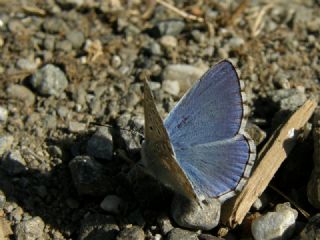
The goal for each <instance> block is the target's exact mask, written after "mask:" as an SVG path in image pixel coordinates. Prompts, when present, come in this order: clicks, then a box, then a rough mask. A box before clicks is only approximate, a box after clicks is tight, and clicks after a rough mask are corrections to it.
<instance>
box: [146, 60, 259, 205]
mask: <svg viewBox="0 0 320 240" xmlns="http://www.w3.org/2000/svg"><path fill="white" fill-rule="evenodd" d="M242 89H243V84H242V82H241V81H240V80H239V77H238V75H237V72H236V70H235V68H234V67H233V65H232V64H231V63H230V62H229V61H227V60H224V61H221V62H220V63H218V64H217V65H215V66H214V67H212V68H211V69H209V70H208V71H207V72H206V73H205V74H204V75H203V76H202V77H201V79H200V80H198V81H197V82H196V83H195V84H194V85H193V87H192V88H190V89H189V91H188V92H187V93H186V94H185V95H184V96H183V97H182V98H181V99H180V101H179V102H178V103H177V105H176V106H175V107H174V108H173V109H172V111H171V112H170V113H169V114H168V116H167V117H166V118H165V120H164V121H162V119H161V117H160V115H159V113H158V111H157V109H156V105H155V103H154V99H153V96H152V92H151V90H150V87H149V85H148V83H147V81H146V80H145V82H144V111H145V140H144V142H143V145H142V151H141V153H142V163H143V164H144V165H145V166H146V167H147V169H149V171H150V173H151V174H152V175H153V176H154V177H155V178H156V179H158V180H159V181H160V182H162V183H163V184H164V185H165V186H167V187H169V188H171V189H172V190H173V191H175V192H177V193H179V194H181V195H183V196H185V197H187V198H189V199H193V200H198V201H199V200H200V201H202V200H204V199H206V198H218V199H219V200H220V201H222V202H223V201H225V200H226V199H228V198H230V197H232V196H234V195H235V193H236V192H238V191H241V189H242V188H243V186H244V184H245V183H246V180H247V178H248V177H249V175H250V172H251V169H252V165H253V163H254V160H255V156H256V150H255V145H254V143H253V141H252V140H251V138H250V137H249V135H248V134H247V133H246V132H245V125H246V120H247V115H248V108H247V107H246V102H245V101H246V99H245V95H244V93H243V91H242Z"/></svg>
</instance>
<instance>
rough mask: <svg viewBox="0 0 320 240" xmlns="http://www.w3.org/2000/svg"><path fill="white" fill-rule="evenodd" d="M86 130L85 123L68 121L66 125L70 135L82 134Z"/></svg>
mask: <svg viewBox="0 0 320 240" xmlns="http://www.w3.org/2000/svg"><path fill="white" fill-rule="evenodd" d="M86 129H87V125H86V124H85V123H81V122H76V121H70V122H69V125H68V130H69V131H70V132H71V133H79V132H83V131H85V130H86Z"/></svg>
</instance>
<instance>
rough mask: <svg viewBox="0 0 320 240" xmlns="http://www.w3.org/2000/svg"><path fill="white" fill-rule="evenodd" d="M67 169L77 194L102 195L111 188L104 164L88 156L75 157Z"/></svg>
mask: <svg viewBox="0 0 320 240" xmlns="http://www.w3.org/2000/svg"><path fill="white" fill-rule="evenodd" d="M69 169H70V172H71V175H72V179H73V183H74V185H75V187H76V189H77V191H78V193H79V195H92V196H103V195H106V194H107V193H108V192H110V191H111V190H112V189H113V184H112V181H111V179H110V177H108V176H107V175H106V169H105V168H104V166H103V165H101V164H100V163H99V162H97V161H95V160H94V159H93V158H91V157H89V156H77V157H75V158H74V159H72V160H71V161H70V162H69Z"/></svg>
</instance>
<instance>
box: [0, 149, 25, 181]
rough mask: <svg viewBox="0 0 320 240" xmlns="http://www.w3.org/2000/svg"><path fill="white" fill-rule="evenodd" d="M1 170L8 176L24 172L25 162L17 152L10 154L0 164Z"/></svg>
mask: <svg viewBox="0 0 320 240" xmlns="http://www.w3.org/2000/svg"><path fill="white" fill-rule="evenodd" d="M1 166H2V168H3V169H4V170H5V171H6V172H7V173H8V174H10V175H16V174H20V173H22V172H24V171H26V169H27V168H26V162H25V160H24V158H23V157H22V156H21V153H20V152H19V151H18V150H14V151H12V152H10V153H9V154H8V155H7V156H5V158H4V159H3V160H2V163H1Z"/></svg>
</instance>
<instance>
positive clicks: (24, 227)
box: [14, 217, 45, 240]
mask: <svg viewBox="0 0 320 240" xmlns="http://www.w3.org/2000/svg"><path fill="white" fill-rule="evenodd" d="M44 226H45V225H44V222H43V221H42V219H41V218H40V217H34V218H31V219H29V220H26V221H22V222H20V223H18V224H17V227H16V229H15V232H14V233H15V237H16V239H17V240H34V239H42V238H43V235H44V233H43V231H44Z"/></svg>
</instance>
